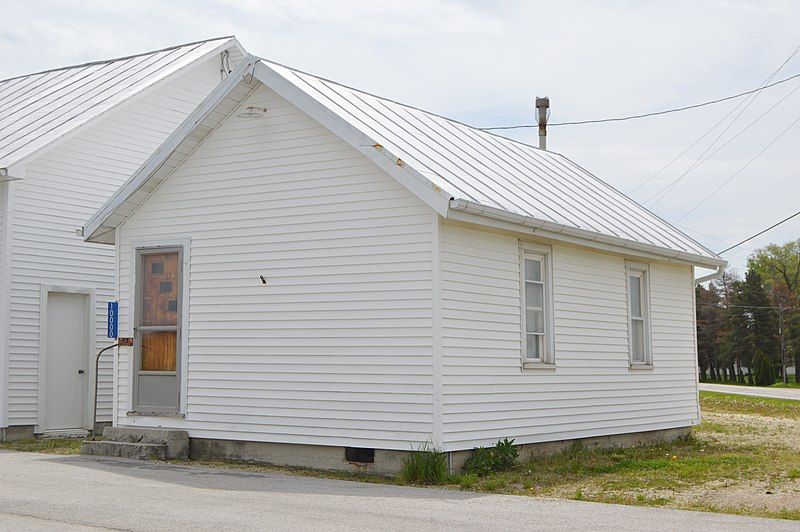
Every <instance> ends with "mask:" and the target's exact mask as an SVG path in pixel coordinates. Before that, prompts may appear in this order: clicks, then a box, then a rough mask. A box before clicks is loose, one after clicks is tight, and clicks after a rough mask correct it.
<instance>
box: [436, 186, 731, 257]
mask: <svg viewBox="0 0 800 532" xmlns="http://www.w3.org/2000/svg"><path fill="white" fill-rule="evenodd" d="M450 208H451V209H453V210H454V211H460V212H464V213H468V214H473V215H476V216H475V217H474V218H472V219H471V220H470V221H473V222H476V223H480V221H481V219H484V220H487V223H486V225H490V224H489V223H488V220H497V221H500V222H504V223H507V224H510V225H511V226H517V227H519V229H522V230H523V232H526V233H535V234H538V235H540V236H542V237H545V238H550V239H553V240H562V241H567V242H570V243H577V244H583V245H585V246H588V247H592V248H598V249H603V250H607V251H617V252H621V253H624V252H626V251H627V252H631V253H634V254H644V255H648V256H654V257H657V258H660V259H662V260H666V261H668V262H681V263H685V264H691V265H694V266H703V267H711V268H718V267H721V266H722V267H724V266H725V265H727V261H725V260H724V259H722V258H720V257H717V256H714V257H709V256H704V255H699V254H696V253H690V252H687V251H679V250H675V249H669V248H664V247H661V246H656V245H653V244H643V243H641V242H636V241H633V240H628V239H625V238H620V237H616V236H611V235H606V234H602V233H597V232H594V231H588V230H586V229H579V228H577V227H571V226H567V225H563V224H559V223H555V222H550V221H547V220H541V219H538V218H534V217H531V216H524V215H521V214H516V213H512V212H509V211H506V210H503V209H499V208H497V207H491V206H488V205H483V204H480V203H476V202H474V201H469V200H465V199H453V200H451V201H450Z"/></svg>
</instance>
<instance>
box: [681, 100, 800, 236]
mask: <svg viewBox="0 0 800 532" xmlns="http://www.w3.org/2000/svg"><path fill="white" fill-rule="evenodd" d="M798 122H800V116H798V117H797V118H795V119H794V121H793V122H792V123H791V124H789V125H788V126H786V128H784V130H783V131H781V132H780V133H778V135H777V136H776V137H775V138H774V139H772V140H771V141H770V142H769V144H767V145H766V146H764V147H763V148H762V149H761V151H759V152H758V153H756V154H755V156H753V158H752V159H750V160H749V161H747V162H746V163H745V164H744V165H742V167H741V168H739V169H738V170H737V171H736V172H735V173H734V174H733V175H732V176H730V177H729V178H728V179H726V180H725V181H724V182H723V183H722V184H721V185H719V186H718V187H717V188H715V189H714V190H712V191H711V192H710V193H709V194H707V195H706V197H704V198H703V199H701V200H700V201H699V202H697V203H696V204H695V205H694V207H692V208H691V209H689V210H688V211H686V212H685V213H683V216H681V217H680V218H678V219H677V220H676V222H680V221H681V220H683V219H684V218H686V217H687V216H689V215H690V214H692V213H693V212H694V211H695V210H696V209H697V208H698V207H700V206H701V205H702V204H704V203H705V202H706V201H708V200H709V199H710V198H711V197H712V196H714V195H715V194H716V193H717V192H719V191H720V190H722V189H723V188H724V187H725V186H726V185H727V184H728V183H730V182H731V181H733V180H734V178H735V177H736V176H738V175H739V174H741V173H742V172H744V170H745V168H747V167H748V166H750V164H752V163H753V162H754V161H755V160H756V159H758V158H759V157H760V156H761V154H763V153H764V152H765V151H767V150H768V149H769V148H771V147H772V145H773V144H775V143H776V142H778V139H780V138H781V137H782V136H784V135H785V134H786V133H787V132H788V131H789V130H790V129H792V128H793V127H794V126H795V125H796V124H797V123H798Z"/></svg>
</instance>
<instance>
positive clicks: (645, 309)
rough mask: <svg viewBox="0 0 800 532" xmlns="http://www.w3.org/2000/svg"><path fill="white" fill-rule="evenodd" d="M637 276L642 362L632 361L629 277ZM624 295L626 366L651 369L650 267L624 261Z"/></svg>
mask: <svg viewBox="0 0 800 532" xmlns="http://www.w3.org/2000/svg"><path fill="white" fill-rule="evenodd" d="M632 274H639V275H640V278H641V280H642V283H641V294H642V320H643V321H644V360H645V361H644V362H638V361H634V360H633V327H632V326H631V323H632V322H633V306H632V303H633V301H632V300H631V284H630V277H631V275H632ZM625 294H626V300H627V304H628V323H627V326H628V364H629V367H630V369H632V370H650V369H652V368H653V331H652V325H651V323H652V310H651V309H652V307H651V305H650V265H649V264H645V263H642V262H632V261H625Z"/></svg>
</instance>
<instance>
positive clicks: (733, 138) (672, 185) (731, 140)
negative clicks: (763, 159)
mask: <svg viewBox="0 0 800 532" xmlns="http://www.w3.org/2000/svg"><path fill="white" fill-rule="evenodd" d="M798 90H800V85H797V87H795V88H794V89H792V90H791V91H790V92H789V93H788V94H786V95H785V96H784V97H783V98H781V99H780V100H778V101H777V102H776V103H775V104H774V105H773V106H772V107H770V108H769V109H767V110H766V111H764V112H763V113H761V114H760V115H758V116H757V117H756V118H755V119H754V120H753V121H752V122H750V123H749V124H747V125H746V126H745V127H743V128H742V129H740V130H739V132H738V133H736V134H735V135H734V136H732V137H731V138H729V139H728V140H727V141H725V143H724V144H722V145H721V146H719V147H718V148H717V149H716V150H714V151H713V152H711V153H710V154H709V155H708V156H707V157H706V158H705V159H703V160H702V161H699V162H698V163H697V164H696V165H694V166H691V167H689V168H688V169H686V171H685V172H683V173H682V174H681V175H679V176H678V177H677V178H676V179H675V180H673V181H672V182H671V183H670V184H668V185H667V186H666V187H664V188H662V189H661V190H659V191H658V192H656V193H655V194H653V195H652V196H650V197H649V198H647V199H646V200H644V202H643V203H648V202H650V201H651V200H652V199H653V198H655V197H657V196H660V195H662V194H664V193H665V192H669V190H671V189H672V188H673V187H675V185H677V184H678V183H679V182H680V181H681V180H682V179H683V178H684V177H686V176H687V175H689V173H690V172H692V171H694V170H696V169H697V168H699V167H700V165H702V164H704V163H705V162H706V161H708V160H709V159H711V158H712V157H713V156H714V155H716V154H717V153H719V152H720V151H722V150H723V149H725V148H726V147H727V146H728V145H729V144H730V143H731V142H733V141H734V140H736V139H737V138H739V137H740V136H742V134H743V133H744V132H745V131H747V130H748V129H750V128H751V127H753V126H754V125H756V123H758V122H759V121H760V120H761V119H762V118H764V117H765V116H767V115H768V114H769V113H771V112H772V111H773V110H774V109H775V108H776V107H778V106H779V105H780V104H782V103H783V102H784V101H786V99H787V98H789V96H791V95H792V94H794V93H795V92H797V91H798Z"/></svg>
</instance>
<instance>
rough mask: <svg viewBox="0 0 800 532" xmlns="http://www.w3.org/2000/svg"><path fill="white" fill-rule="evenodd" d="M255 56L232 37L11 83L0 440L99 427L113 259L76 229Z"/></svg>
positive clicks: (0, 311)
mask: <svg viewBox="0 0 800 532" xmlns="http://www.w3.org/2000/svg"><path fill="white" fill-rule="evenodd" d="M243 57H244V51H243V50H242V48H241V46H240V45H239V43H238V42H237V41H236V39H234V38H232V37H222V38H217V39H210V40H206V41H201V42H194V43H188V44H183V45H179V46H173V47H170V48H165V49H162V50H156V51H152V52H147V53H144V54H138V55H133V56H128V57H121V58H116V59H109V60H104V61H96V62H92V63H86V64H82V65H75V66H69V67H63V68H57V69H53V70H47V71H44V72H36V73H33V74H28V75H24V76H17V77H13V78H8V79H4V80H0V441H2V440H4V439H6V438H23V437H31V436H33V434H35V433H37V434H38V433H61V434H76V433H82V432H86V431H87V430H90V429H91V428H92V426H93V425H92V419H93V417H94V412H93V407H94V402H93V393H92V391H93V385H94V355H95V353H96V350H99V349H100V348H102V347H103V346H105V345H109V343H110V340H109V339H108V338H106V331H105V314H106V302H107V301H109V300H111V299H113V297H114V294H115V291H116V280H115V268H114V264H115V261H114V254H113V251H112V250H110V249H108V248H107V247H106V246H97V245H92V244H87V243H85V242H83V241H82V240H81V239H80V238H78V237H77V236H76V234H75V229H76V228H77V227H80V226H81V225H82V224H83V223H84V222H85V220H86V218H87V217H89V216H91V215H92V213H93V212H95V211H96V210H97V209H98V208H99V207H100V206H102V205H103V203H104V202H105V201H106V200H108V198H109V197H111V195H112V194H113V193H114V192H115V191H116V190H117V189H118V188H119V187H120V186H121V185H122V184H123V183H124V182H125V180H126V179H128V178H129V177H130V175H131V174H132V173H133V172H135V171H136V169H137V168H138V167H139V166H141V164H142V163H143V162H144V161H145V160H146V159H147V157H148V156H149V155H150V154H151V153H152V152H153V150H155V149H157V148H158V146H159V145H160V144H161V143H162V142H163V141H164V139H166V138H167V137H168V136H169V134H170V133H172V131H173V130H174V129H175V128H176V127H177V126H179V125H180V124H181V122H182V121H183V120H184V119H185V118H186V116H187V115H189V113H191V112H192V111H193V110H194V109H195V108H196V107H197V105H198V104H200V103H201V102H202V101H203V99H204V98H205V97H206V96H208V94H209V93H210V92H211V91H212V90H213V89H214V88H215V87H216V86H217V85H218V84H219V83H220V81H221V80H222V79H223V78H224V77H225V76H226V75H227V72H228V71H229V70H231V69H232V68H233V67H234V66H235V65H236V64H237V63H238V61H240V60H241V59H242V58H243ZM110 360H111V359H110V358H109V359H108V361H105V360H102V361H101V366H100V373H101V375H100V393H99V397H98V408H97V419H98V420H99V421H101V422H110V421H111V406H112V402H111V390H112V386H111V369H112V365H111V362H110Z"/></svg>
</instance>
